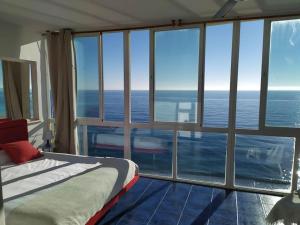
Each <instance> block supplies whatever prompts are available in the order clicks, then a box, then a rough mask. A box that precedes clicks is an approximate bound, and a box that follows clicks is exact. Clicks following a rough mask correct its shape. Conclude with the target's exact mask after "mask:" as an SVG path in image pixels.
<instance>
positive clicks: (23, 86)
mask: <svg viewBox="0 0 300 225" xmlns="http://www.w3.org/2000/svg"><path fill="white" fill-rule="evenodd" d="M34 80H35V81H36V63H35V62H33V61H26V60H17V59H0V118H11V119H29V120H34V119H38V118H37V117H38V115H37V114H38V113H37V110H36V109H37V106H36V103H37V101H35V97H36V94H35V93H36V87H35V85H33V84H34V82H33V81H34Z"/></svg>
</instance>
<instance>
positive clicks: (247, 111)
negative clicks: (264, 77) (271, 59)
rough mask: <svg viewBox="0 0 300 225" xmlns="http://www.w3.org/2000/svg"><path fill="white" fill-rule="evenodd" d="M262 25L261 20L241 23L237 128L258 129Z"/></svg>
mask: <svg viewBox="0 0 300 225" xmlns="http://www.w3.org/2000/svg"><path fill="white" fill-rule="evenodd" d="M263 25H264V22H263V20H258V21H250V22H248V21H247V22H242V23H241V29H240V53H239V70H238V92H237V107H236V127H238V128H251V129H257V128H258V122H259V103H260V101H259V100H260V81H261V65H262V45H263V28H264V27H263Z"/></svg>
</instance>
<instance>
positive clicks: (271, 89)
mask: <svg viewBox="0 0 300 225" xmlns="http://www.w3.org/2000/svg"><path fill="white" fill-rule="evenodd" d="M0 89H1V88H0ZM2 89H3V88H2ZM77 91H99V89H78V90H77ZM104 91H124V89H108V90H104ZM131 91H149V89H132V90H131ZM155 91H196V92H198V90H184V89H160V90H155ZM204 91H230V90H229V89H206V90H204ZM237 91H257V92H260V91H261V90H259V89H242V90H238V89H237ZM268 91H300V89H273V88H270V89H268Z"/></svg>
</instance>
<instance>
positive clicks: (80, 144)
mask: <svg viewBox="0 0 300 225" xmlns="http://www.w3.org/2000/svg"><path fill="white" fill-rule="evenodd" d="M83 127H84V126H77V135H78V149H79V155H85V154H84V149H83V148H84V146H83V135H84V133H83V132H84V131H83V130H84V129H83Z"/></svg>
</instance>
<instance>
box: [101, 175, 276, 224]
mask: <svg viewBox="0 0 300 225" xmlns="http://www.w3.org/2000/svg"><path fill="white" fill-rule="evenodd" d="M279 199H280V197H276V196H270V195H262V194H255V193H247V192H238V191H226V190H224V189H218V188H210V187H204V186H198V185H191V184H184V183H175V182H170V181H163V180H156V179H149V178H140V179H139V181H138V182H137V183H136V184H135V186H134V187H133V188H132V189H131V190H129V191H128V192H127V193H126V194H125V195H124V196H123V197H122V198H121V200H120V201H119V202H118V203H117V204H116V205H115V206H114V207H113V208H112V209H111V210H110V211H109V212H108V213H107V214H106V216H105V217H104V218H103V219H102V220H101V221H100V222H99V223H98V225H125V224H126V225H146V224H149V225H154V224H157V225H265V224H266V223H265V217H266V215H267V214H268V213H269V211H270V210H271V208H272V207H273V205H274V204H275V203H276V202H277V201H278V200H279Z"/></svg>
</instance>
